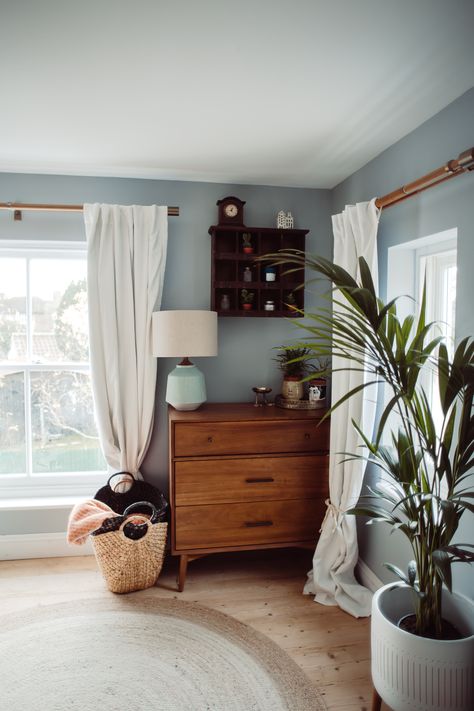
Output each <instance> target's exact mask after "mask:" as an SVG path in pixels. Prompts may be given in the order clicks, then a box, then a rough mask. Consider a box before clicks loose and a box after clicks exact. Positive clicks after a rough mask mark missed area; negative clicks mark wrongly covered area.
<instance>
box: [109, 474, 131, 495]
mask: <svg viewBox="0 0 474 711" xmlns="http://www.w3.org/2000/svg"><path fill="white" fill-rule="evenodd" d="M116 476H120V477H122V478H121V479H120V480H119V481H117V483H116V484H115V486H112V484H111V483H110V482H111V481H112V479H114V478H115V477H116ZM124 477H129V478H130V479H131V482H132V486H133V485H134V484H135V477H134V476H133V474H130V472H115V474H112V476H110V477H109V480H108V481H107V485H108V487H109V488H110V489H112V491H113V492H114V493H115V489H116V488H117V486H119V484H122V483H123V482H124V481H126V479H125V478H124ZM130 488H132V487H130ZM128 491H130V489H129V490H128ZM119 493H121V492H119Z"/></svg>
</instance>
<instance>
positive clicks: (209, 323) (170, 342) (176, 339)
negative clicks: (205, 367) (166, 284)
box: [152, 310, 217, 358]
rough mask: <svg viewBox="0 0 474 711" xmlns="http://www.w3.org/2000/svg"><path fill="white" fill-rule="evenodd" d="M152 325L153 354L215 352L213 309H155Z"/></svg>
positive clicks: (211, 354) (209, 354)
mask: <svg viewBox="0 0 474 711" xmlns="http://www.w3.org/2000/svg"><path fill="white" fill-rule="evenodd" d="M152 328H153V355H154V356H157V357H159V358H184V357H189V356H193V357H201V356H216V355H217V312H216V311H193V310H186V311H157V312H155V313H154V314H153V317H152Z"/></svg>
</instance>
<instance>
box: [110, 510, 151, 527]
mask: <svg viewBox="0 0 474 711" xmlns="http://www.w3.org/2000/svg"><path fill="white" fill-rule="evenodd" d="M131 516H133V518H134V519H136V520H140V521H142V522H143V523H146V524H147V526H148V528H149V527H150V526H151V521H150V519H149V518H148V516H146V514H138V513H137V514H131ZM127 523H132V521H130V520H128V519H126V520H125V521H122V523H121V524H120V526H119V528H118V530H119V531H123V527H124V526H126V525H127ZM140 525H141V524H140Z"/></svg>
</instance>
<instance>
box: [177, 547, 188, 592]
mask: <svg viewBox="0 0 474 711" xmlns="http://www.w3.org/2000/svg"><path fill="white" fill-rule="evenodd" d="M187 569H188V556H187V555H181V556H180V557H179V574H178V591H179V592H183V590H184V583H185V582H186V571H187Z"/></svg>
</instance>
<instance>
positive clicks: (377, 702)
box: [372, 688, 382, 711]
mask: <svg viewBox="0 0 474 711" xmlns="http://www.w3.org/2000/svg"><path fill="white" fill-rule="evenodd" d="M381 707H382V699H381V698H380V695H379V693H378V691H377V690H376V689H375V688H374V693H373V694H372V711H380V709H381Z"/></svg>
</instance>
